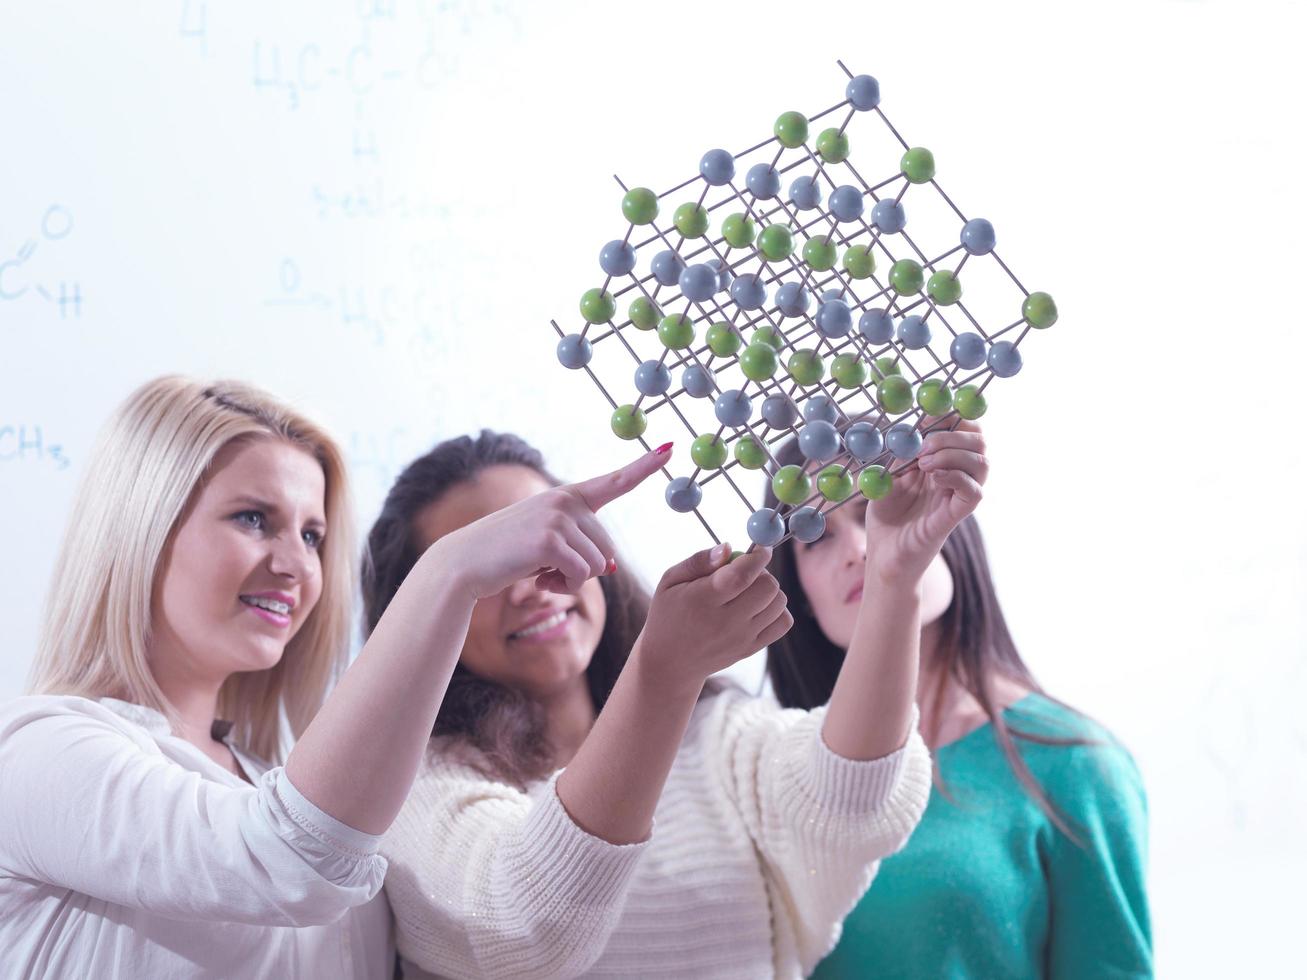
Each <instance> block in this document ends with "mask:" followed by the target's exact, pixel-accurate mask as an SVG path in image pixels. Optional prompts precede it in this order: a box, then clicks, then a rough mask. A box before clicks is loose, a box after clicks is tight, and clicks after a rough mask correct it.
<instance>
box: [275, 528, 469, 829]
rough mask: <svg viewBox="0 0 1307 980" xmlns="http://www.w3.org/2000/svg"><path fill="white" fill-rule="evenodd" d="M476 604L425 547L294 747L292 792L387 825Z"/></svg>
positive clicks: (338, 814) (366, 822)
mask: <svg viewBox="0 0 1307 980" xmlns="http://www.w3.org/2000/svg"><path fill="white" fill-rule="evenodd" d="M437 547H438V546H437ZM473 605H474V600H473V599H472V598H471V597H470V596H469V595H467V594H466V593H465V590H463V589H462V588H461V587H460V584H459V581H458V580H457V579H456V577H455V576H454V575H453V574H452V572H451V571H450V569H449V568H448V566H447V563H445V562H442V561H441V558H440V555H439V553H438V552H437V549H436V548H431V549H428V551H427V552H426V554H424V555H423V557H422V558H421V559H419V561H418V563H417V564H416V565H415V566H414V568H413V571H412V572H410V573H409V576H408V578H406V579H405V580H404V584H403V585H402V586H400V589H399V591H398V592H397V593H396V594H395V598H394V599H393V600H392V601H391V603H390V605H389V606H388V607H387V609H386V614H385V615H384V616H383V617H382V618H381V621H380V622H379V623H378V624H377V627H376V629H375V630H374V631H373V633H372V635H371V637H369V639H368V641H367V643H365V644H364V646H363V649H362V651H361V652H360V653H359V655H358V658H357V659H356V660H355V661H354V663H353V664H352V665H351V666H350V668H349V669H348V670H347V671H346V672H345V675H344V676H343V677H342V678H341V680H340V683H339V684H338V685H337V686H336V688H335V690H334V691H333V692H332V694H331V696H330V698H328V700H327V703H326V704H325V705H323V707H322V710H321V711H319V712H318V714H317V717H316V718H314V720H313V722H312V724H310V725H309V727H308V729H307V730H306V731H305V732H304V734H303V736H302V737H301V738H300V740H299V742H298V743H297V744H296V746H295V748H294V750H293V751H292V752H291V754H290V758H289V759H288V760H287V763H286V774H287V776H288V777H289V778H290V780H291V782H292V783H293V784H294V785H295V787H296V789H298V790H299V791H300V792H301V793H302V794H303V795H304V796H305V797H307V798H308V799H309V800H311V801H312V802H313V803H314V804H316V805H317V806H318V807H320V808H321V809H323V810H325V811H326V812H327V813H329V814H331V815H332V816H333V817H335V818H336V819H338V820H340V821H341V822H343V823H346V824H348V825H349V826H351V827H354V828H356V829H358V830H362V831H366V832H367V833H373V834H380V833H384V832H385V831H386V830H387V829H388V828H389V827H390V824H391V821H392V820H394V818H395V815H396V814H397V813H398V812H399V808H400V806H401V805H402V804H403V802H404V798H405V797H406V796H407V795H408V791H409V788H410V786H411V785H412V782H413V778H414V776H415V775H416V773H417V768H418V765H419V763H420V762H421V759H422V753H423V750H424V749H425V747H426V744H427V740H428V739H429V738H430V735H431V729H432V726H433V725H434V723H435V719H436V712H437V711H438V710H439V708H440V702H441V699H442V698H443V697H444V695H445V689H446V687H447V686H448V684H449V677H450V675H451V674H452V673H453V670H454V665H455V664H457V662H458V657H459V654H460V652H461V651H462V648H463V641H464V639H465V638H466V636H467V629H468V623H469V621H470V620H471V616H472V607H473Z"/></svg>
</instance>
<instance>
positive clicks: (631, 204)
mask: <svg viewBox="0 0 1307 980" xmlns="http://www.w3.org/2000/svg"><path fill="white" fill-rule="evenodd" d="M622 215H623V216H624V217H625V218H626V220H627V221H629V222H631V224H633V225H647V224H649V223H650V222H651V221H653V219H654V218H656V217H658V195H657V194H655V193H654V192H653V191H651V190H649V188H647V187H632V188H631V189H630V190H629V191H627V192H626V195H625V196H624V197H623V198H622Z"/></svg>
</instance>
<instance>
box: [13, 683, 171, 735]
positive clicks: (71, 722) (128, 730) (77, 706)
mask: <svg viewBox="0 0 1307 980" xmlns="http://www.w3.org/2000/svg"><path fill="white" fill-rule="evenodd" d="M88 731H100V732H102V733H103V734H105V735H111V736H117V737H120V738H124V739H127V740H130V741H133V742H138V743H140V744H147V743H149V742H150V741H151V740H150V738H149V734H148V732H147V731H146V730H145V729H144V728H142V727H141V726H140V725H139V724H136V723H134V722H132V721H130V720H129V719H127V718H124V717H122V716H121V715H119V714H117V713H115V712H114V711H111V710H110V709H109V708H107V707H105V706H104V705H102V704H100V703H99V702H98V701H93V700H91V699H90V698H84V697H77V696H74V695H64V694H31V695H26V696H24V697H20V698H14V699H13V700H11V701H7V702H5V703H4V704H2V705H0V744H3V743H5V742H8V741H10V740H26V739H29V738H37V737H39V738H40V739H41V740H42V741H48V740H50V739H52V738H53V739H58V737H59V735H60V733H66V734H67V735H68V736H69V737H80V736H82V735H84V734H86V733H87V732H88Z"/></svg>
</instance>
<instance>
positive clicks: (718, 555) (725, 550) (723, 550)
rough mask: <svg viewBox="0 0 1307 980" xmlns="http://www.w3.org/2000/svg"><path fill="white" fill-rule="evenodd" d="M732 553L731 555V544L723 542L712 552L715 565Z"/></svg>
mask: <svg viewBox="0 0 1307 980" xmlns="http://www.w3.org/2000/svg"><path fill="white" fill-rule="evenodd" d="M730 553H731V545H730V543H729V542H727V541H723V542H722V543H721V544H719V545H718V546H717V547H716V548H714V549H713V550H712V560H713V562H714V563H716V562H719V561H721V560H722V559H723V558H725V557H726V556H727V555H729V554H730Z"/></svg>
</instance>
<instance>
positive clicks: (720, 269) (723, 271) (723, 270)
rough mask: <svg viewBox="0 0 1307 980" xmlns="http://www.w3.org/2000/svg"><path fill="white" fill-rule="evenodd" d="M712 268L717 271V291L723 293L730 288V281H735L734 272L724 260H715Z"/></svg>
mask: <svg viewBox="0 0 1307 980" xmlns="http://www.w3.org/2000/svg"><path fill="white" fill-rule="evenodd" d="M713 268H714V269H715V270H716V271H717V292H719V293H724V292H726V290H728V289H730V288H731V283H732V282H734V281H735V273H734V272H732V271H731V267H730V266H729V265H727V264H726V263H725V262H721V261H719V262H717V264H716V265H714V266H713Z"/></svg>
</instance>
